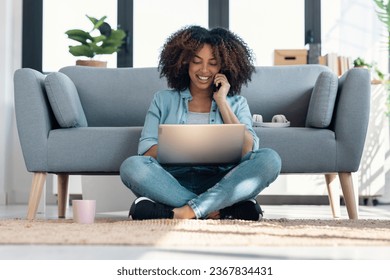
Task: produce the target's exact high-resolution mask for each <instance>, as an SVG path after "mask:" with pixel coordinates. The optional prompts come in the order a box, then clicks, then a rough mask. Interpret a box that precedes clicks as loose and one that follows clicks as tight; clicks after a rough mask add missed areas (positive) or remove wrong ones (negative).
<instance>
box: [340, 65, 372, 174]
mask: <svg viewBox="0 0 390 280" xmlns="http://www.w3.org/2000/svg"><path fill="white" fill-rule="evenodd" d="M370 95H371V82H370V73H369V71H368V70H367V69H363V68H353V69H350V70H349V71H347V72H346V73H345V74H344V75H343V76H342V77H340V79H339V88H338V96H337V100H336V105H335V112H334V116H333V123H334V131H335V135H336V143H337V144H336V145H337V163H336V165H337V168H338V170H339V171H343V172H355V171H357V170H358V169H359V165H360V160H361V157H362V153H363V148H364V143H365V139H366V133H367V127H368V121H369V113H370Z"/></svg>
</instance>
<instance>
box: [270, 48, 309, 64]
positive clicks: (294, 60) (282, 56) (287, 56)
mask: <svg viewBox="0 0 390 280" xmlns="http://www.w3.org/2000/svg"><path fill="white" fill-rule="evenodd" d="M296 64H307V50H306V49H302V50H275V51H274V65H296Z"/></svg>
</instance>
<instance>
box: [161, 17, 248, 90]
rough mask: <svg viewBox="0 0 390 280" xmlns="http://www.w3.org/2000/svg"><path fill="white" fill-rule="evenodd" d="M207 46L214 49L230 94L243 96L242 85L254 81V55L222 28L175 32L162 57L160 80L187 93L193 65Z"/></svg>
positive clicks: (194, 28)
mask: <svg viewBox="0 0 390 280" xmlns="http://www.w3.org/2000/svg"><path fill="white" fill-rule="evenodd" d="M204 44H209V45H210V46H211V47H212V50H213V55H214V56H215V58H216V59H217V61H218V63H219V64H220V65H221V73H222V74H224V75H226V78H227V79H228V81H229V83H230V91H229V95H235V94H239V93H240V91H241V87H242V85H243V84H245V85H246V84H247V83H248V82H249V81H250V80H251V76H252V73H253V72H254V71H255V67H254V66H253V53H252V50H251V49H250V48H249V47H248V46H247V44H246V43H245V42H244V41H243V40H242V39H241V38H240V37H239V36H237V35H236V34H234V33H233V32H231V31H229V30H227V29H224V28H221V27H217V28H213V29H211V30H208V29H206V28H203V27H200V26H197V25H192V26H187V27H184V28H182V29H180V30H179V31H177V32H175V33H173V34H172V35H171V36H170V37H169V38H168V39H167V41H166V42H165V44H164V46H163V48H162V51H161V54H160V60H159V65H158V69H159V71H160V77H166V78H167V81H168V86H169V87H171V88H173V89H175V90H177V91H183V90H186V89H187V88H188V87H189V85H190V77H189V74H188V68H189V63H190V61H191V60H192V58H193V57H194V56H195V54H196V53H197V52H198V51H199V50H200V49H201V48H202V47H203V46H204Z"/></svg>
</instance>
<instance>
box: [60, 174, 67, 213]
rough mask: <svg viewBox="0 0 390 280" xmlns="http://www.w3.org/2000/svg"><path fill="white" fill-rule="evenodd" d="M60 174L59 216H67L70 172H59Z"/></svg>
mask: <svg viewBox="0 0 390 280" xmlns="http://www.w3.org/2000/svg"><path fill="white" fill-rule="evenodd" d="M57 176H58V183H57V186H58V218H60V219H61V218H65V212H66V202H67V200H68V182H69V174H57Z"/></svg>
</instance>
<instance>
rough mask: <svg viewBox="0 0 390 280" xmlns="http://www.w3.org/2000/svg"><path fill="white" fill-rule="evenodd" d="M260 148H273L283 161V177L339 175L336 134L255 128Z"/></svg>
mask: <svg viewBox="0 0 390 280" xmlns="http://www.w3.org/2000/svg"><path fill="white" fill-rule="evenodd" d="M254 129H255V131H256V133H257V134H258V135H259V137H260V148H272V149H274V150H275V151H276V152H278V153H279V155H280V157H281V159H282V173H323V172H334V171H337V160H336V139H335V133H334V132H333V131H332V130H328V129H315V128H303V127H288V128H261V127H256V128H254Z"/></svg>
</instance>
